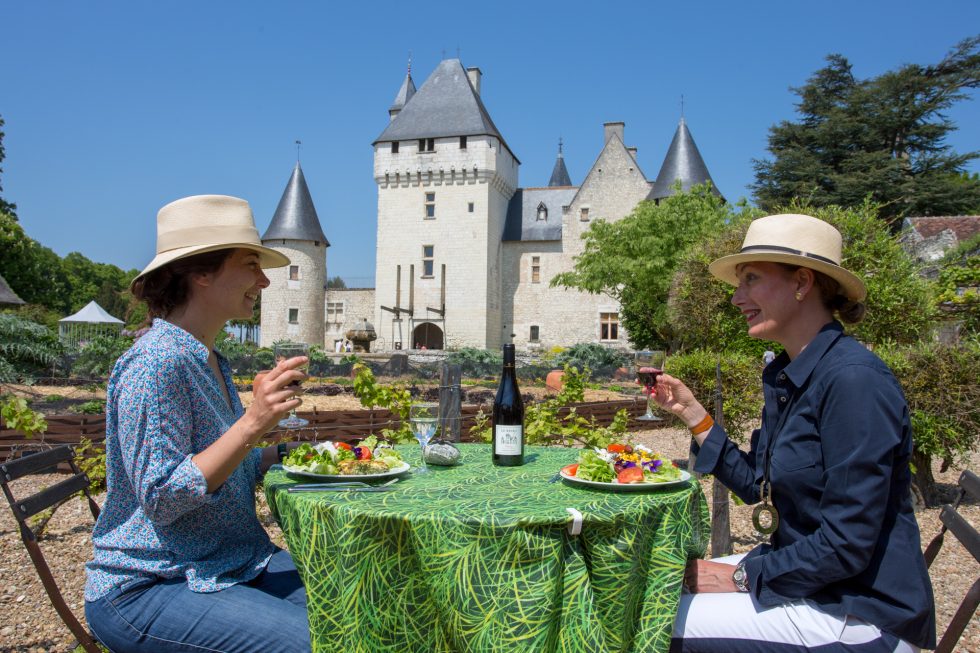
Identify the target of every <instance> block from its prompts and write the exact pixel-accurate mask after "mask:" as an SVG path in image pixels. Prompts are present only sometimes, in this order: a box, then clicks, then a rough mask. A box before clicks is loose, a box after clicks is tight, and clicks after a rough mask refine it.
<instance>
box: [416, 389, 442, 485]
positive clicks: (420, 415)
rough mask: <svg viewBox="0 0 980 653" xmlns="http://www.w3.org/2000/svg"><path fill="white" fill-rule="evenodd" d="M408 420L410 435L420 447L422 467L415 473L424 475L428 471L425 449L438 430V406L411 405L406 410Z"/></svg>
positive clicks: (426, 404)
mask: <svg viewBox="0 0 980 653" xmlns="http://www.w3.org/2000/svg"><path fill="white" fill-rule="evenodd" d="M408 420H409V423H410V424H411V425H412V434H414V435H415V439H416V440H418V441H419V445H421V447H422V466H421V467H420V468H419V469H418V471H417V472H416V473H417V474H425V473H427V472H428V471H429V468H428V467H427V466H426V464H425V447H426V445H428V444H429V440H431V439H432V436H434V435H435V434H436V430H437V429H438V428H439V404H436V403H417V404H412V405H411V406H410V407H409V409H408Z"/></svg>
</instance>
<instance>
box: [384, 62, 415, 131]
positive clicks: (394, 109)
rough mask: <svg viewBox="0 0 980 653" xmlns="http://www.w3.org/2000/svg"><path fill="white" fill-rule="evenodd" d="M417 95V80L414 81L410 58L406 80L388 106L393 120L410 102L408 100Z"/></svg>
mask: <svg viewBox="0 0 980 653" xmlns="http://www.w3.org/2000/svg"><path fill="white" fill-rule="evenodd" d="M413 95H415V82H414V81H412V60H411V59H409V60H408V72H407V73H405V81H404V82H402V85H401V88H399V89H398V93H397V94H395V100H394V102H392V103H391V106H390V107H389V108H388V115H389V116H390V117H391V119H392V120H394V119H395V116H397V115H398V113H399V112H400V111H401V110H402V109H403V108H404V107H405V105H406V104H408V101H409V100H411V99H412V96H413Z"/></svg>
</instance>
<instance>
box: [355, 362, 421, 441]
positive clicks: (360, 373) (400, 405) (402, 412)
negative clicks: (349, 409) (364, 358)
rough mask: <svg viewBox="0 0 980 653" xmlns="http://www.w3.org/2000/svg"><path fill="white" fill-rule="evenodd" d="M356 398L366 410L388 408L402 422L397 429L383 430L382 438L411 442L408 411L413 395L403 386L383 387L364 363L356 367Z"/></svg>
mask: <svg viewBox="0 0 980 653" xmlns="http://www.w3.org/2000/svg"><path fill="white" fill-rule="evenodd" d="M354 396H355V397H357V398H358V399H359V400H360V402H361V405H362V406H364V407H365V408H376V407H377V408H387V409H388V410H390V411H392V412H393V413H395V414H396V415H398V417H399V419H400V420H401V427H400V428H397V429H389V428H386V429H382V430H381V435H382V437H384V438H386V439H388V440H391V441H393V442H411V441H412V440H413V439H414V438H413V436H412V428H411V426H410V425H409V422H408V409H409V407H410V406H411V405H412V395H411V393H410V392H409V391H408V390H406V389H405V388H404V387H402V386H401V385H383V384H380V383H378V382H377V380H376V379H375V378H374V372H372V371H371V368H370V367H368V366H367V365H365V364H363V363H357V364H355V365H354Z"/></svg>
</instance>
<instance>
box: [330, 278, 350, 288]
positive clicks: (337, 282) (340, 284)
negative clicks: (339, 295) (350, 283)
mask: <svg viewBox="0 0 980 653" xmlns="http://www.w3.org/2000/svg"><path fill="white" fill-rule="evenodd" d="M346 287H347V284H346V283H344V280H343V278H341V277H340V276H336V277H330V278H329V279H327V288H328V289H331V288H336V289H344V288H346Z"/></svg>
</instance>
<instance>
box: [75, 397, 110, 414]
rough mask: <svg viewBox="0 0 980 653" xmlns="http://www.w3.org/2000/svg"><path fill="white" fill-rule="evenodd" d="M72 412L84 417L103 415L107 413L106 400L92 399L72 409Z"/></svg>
mask: <svg viewBox="0 0 980 653" xmlns="http://www.w3.org/2000/svg"><path fill="white" fill-rule="evenodd" d="M70 410H71V411H72V412H75V413H80V414H82V415H101V414H102V413H104V412H105V400H104V399H92V400H90V401H86V402H84V403H81V404H78V405H77V406H74V407H72V408H71V409H70Z"/></svg>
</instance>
